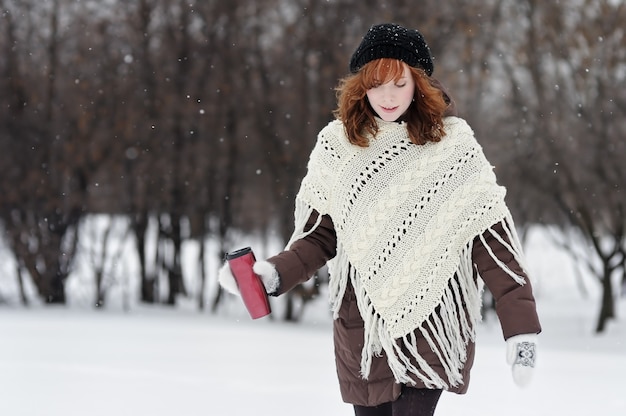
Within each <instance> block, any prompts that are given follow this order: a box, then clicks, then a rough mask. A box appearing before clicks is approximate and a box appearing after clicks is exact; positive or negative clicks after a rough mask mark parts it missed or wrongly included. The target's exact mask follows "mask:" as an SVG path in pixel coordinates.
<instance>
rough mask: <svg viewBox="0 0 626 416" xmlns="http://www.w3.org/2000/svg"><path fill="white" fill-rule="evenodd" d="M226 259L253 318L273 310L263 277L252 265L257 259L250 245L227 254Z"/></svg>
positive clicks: (260, 316)
mask: <svg viewBox="0 0 626 416" xmlns="http://www.w3.org/2000/svg"><path fill="white" fill-rule="evenodd" d="M226 261H228V265H229V266H230V270H231V272H232V273H233V276H234V277H235V281H236V282H237V286H238V287H239V293H241V299H243V304H244V305H245V306H246V309H247V310H248V313H249V314H250V317H251V318H252V319H257V318H262V317H264V316H265V315H268V314H269V313H270V312H271V309H270V302H269V299H268V298H267V293H266V292H265V286H263V282H262V281H261V278H260V277H259V276H258V275H257V274H256V273H254V271H253V270H252V266H253V265H254V262H255V261H256V259H255V258H254V253H253V252H252V249H251V248H250V247H245V248H241V249H239V250H236V251H233V252H230V253H228V254H226Z"/></svg>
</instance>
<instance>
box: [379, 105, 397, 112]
mask: <svg viewBox="0 0 626 416" xmlns="http://www.w3.org/2000/svg"><path fill="white" fill-rule="evenodd" d="M380 108H382V110H383V111H384V112H386V113H393V112H394V111H396V110H397V109H398V106H395V107H383V106H381V107H380Z"/></svg>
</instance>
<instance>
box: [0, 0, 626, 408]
mask: <svg viewBox="0 0 626 416" xmlns="http://www.w3.org/2000/svg"><path fill="white" fill-rule="evenodd" d="M416 4H417V2H415V1H411V0H394V1H393V2H390V1H378V2H357V1H352V0H333V1H316V0H298V1H293V0H255V1H250V0H229V1H203V0H135V1H127V0H46V1H41V0H0V33H2V35H1V36H0V56H1V57H2V58H1V59H0V108H2V111H0V148H1V149H2V152H0V171H1V172H2V175H0V416H40V415H43V416H48V415H51V416H66V415H67V416H72V415H81V416H82V415H90V416H104V415H106V416H109V415H133V416H135V415H146V416H164V415H171V414H175V415H191V416H195V415H211V416H213V415H217V416H222V415H226V416H240V415H241V416H243V415H250V414H255V415H269V416H284V415H305V416H306V415H349V414H352V411H351V408H350V406H349V405H346V404H343V403H342V402H341V399H340V397H339V393H338V387H337V382H336V378H335V370H334V362H333V361H334V359H333V352H332V339H331V325H332V322H331V319H330V316H329V313H328V307H327V304H326V301H325V299H324V293H322V296H320V297H319V299H316V300H315V301H313V302H311V303H309V304H307V306H306V309H305V311H304V315H303V317H302V320H301V322H299V323H298V324H293V323H292V324H288V323H285V322H284V321H283V320H282V319H281V318H282V317H283V316H284V315H285V314H284V313H283V312H284V311H285V307H284V306H285V305H284V299H277V300H274V301H273V307H274V309H275V314H274V315H273V317H274V319H268V318H264V319H262V320H259V321H251V320H250V319H249V317H248V316H247V315H246V313H245V311H244V310H243V308H242V306H241V303H240V301H239V300H238V299H236V298H233V297H227V298H223V300H224V301H225V302H221V303H220V305H219V309H218V311H217V313H215V314H211V313H210V312H208V311H206V310H205V311H199V310H198V307H197V306H196V305H197V304H198V303H199V302H200V301H201V297H200V296H199V294H206V297H205V298H204V300H205V304H207V305H208V304H209V302H210V300H209V299H211V298H210V296H211V294H214V293H215V289H216V287H215V279H214V278H215V272H216V270H217V267H218V260H217V259H219V258H220V257H221V254H220V253H222V252H223V250H225V249H234V248H239V247H242V246H245V245H251V246H253V248H255V252H256V254H257V256H258V257H265V256H267V255H270V254H273V253H274V252H275V251H276V250H277V249H278V247H277V245H276V244H274V243H272V244H271V246H270V245H268V241H270V240H273V239H276V240H278V241H281V242H284V241H286V239H288V238H289V234H290V232H291V227H292V225H291V224H292V218H293V198H294V196H295V193H296V192H297V189H298V186H299V183H300V179H301V178H302V176H303V175H304V172H305V169H306V163H305V161H306V160H307V158H308V155H309V153H310V151H311V148H312V147H313V144H314V142H315V137H316V135H317V133H318V132H319V131H320V129H321V128H322V127H323V126H324V125H326V124H327V123H328V122H329V121H330V119H331V118H332V110H333V109H334V108H335V106H336V99H335V96H334V94H333V87H334V86H335V85H337V84H336V83H337V80H338V79H339V77H341V76H344V75H345V73H346V70H347V68H346V67H347V63H348V62H349V59H350V56H351V54H352V52H353V51H354V48H355V47H356V46H357V45H358V43H359V42H360V40H361V38H362V36H363V34H364V33H365V31H366V30H367V28H368V27H369V26H370V25H372V24H375V23H381V21H383V20H385V21H390V22H397V23H400V24H403V25H406V26H408V27H415V28H418V29H419V30H420V31H422V32H423V33H424V34H425V36H426V38H427V40H428V43H429V46H430V48H431V51H432V53H433V55H434V57H435V62H436V70H435V73H434V75H435V77H436V78H437V79H439V80H440V81H441V82H442V83H443V85H445V86H446V87H447V88H448V89H449V90H450V92H451V93H452V96H453V98H454V99H455V102H456V104H457V108H458V110H459V114H460V115H461V116H462V117H463V118H465V119H466V120H467V121H468V122H469V124H470V125H471V126H472V128H473V129H474V130H475V133H476V136H477V138H478V140H479V142H480V143H481V144H482V145H483V147H484V149H485V152H486V154H487V156H488V158H489V160H490V162H491V163H493V165H494V166H495V167H496V173H497V176H498V180H499V181H500V182H501V183H502V184H503V185H505V186H507V202H508V203H509V206H510V208H511V210H512V213H513V216H514V218H515V219H516V223H517V225H518V226H519V227H528V226H530V225H532V224H549V225H552V226H554V227H555V229H556V228H557V227H558V229H560V230H565V231H566V232H568V233H569V234H568V236H567V237H563V239H562V241H561V243H563V244H564V245H573V247H575V248H576V249H577V251H576V253H577V254H576V255H575V256H574V258H576V257H577V258H578V259H579V260H582V261H583V262H584V261H590V262H592V263H593V267H594V268H595V269H596V272H598V273H596V274H599V275H602V274H603V273H602V271H603V270H604V271H607V270H611V271H610V272H608V273H604V277H605V279H604V282H610V279H611V278H613V279H623V273H624V253H625V250H624V243H625V241H624V212H626V208H625V206H624V202H626V200H625V198H624V192H623V188H624V184H625V183H626V164H625V163H624V160H626V141H625V140H624V136H625V132H626V89H624V88H623V87H622V88H619V87H621V86H623V85H626V66H625V65H624V62H626V32H625V31H624V29H623V26H624V23H623V22H625V21H626V2H625V1H623V0H576V1H573V0H572V1H566V2H565V1H561V2H549V1H548V2H538V1H534V0H533V1H531V0H526V1H519V0H497V1H495V0H494V1H481V2H475V1H474V2H472V1H458V2H450V1H449V2H445V1H438V0H433V1H426V0H424V1H421V2H419V7H416ZM460 5H462V7H459V6H460ZM96 217H100V219H104V220H105V221H106V220H107V219H108V220H110V221H109V225H110V227H109V226H103V225H102V224H100V225H98V223H97V221H96V220H95V218H96ZM94 225H95V226H94ZM544 231H545V230H544ZM242 235H255V236H256V238H255V239H248V238H244V237H242ZM558 235H560V234H558ZM552 237H554V235H552ZM575 238H580V239H583V240H584V243H576V241H575ZM119 240H123V241H124V242H125V244H126V245H121V244H117V243H119ZM110 241H112V243H111V245H109V242H110ZM199 241H202V242H208V243H207V245H201V246H200V247H201V248H202V249H200V248H199V247H198V242H199ZM525 244H526V248H527V254H528V257H529V265H530V274H531V278H532V280H533V284H534V288H535V294H536V297H537V302H538V307H539V313H540V317H541V319H542V324H543V329H544V331H543V334H542V335H541V337H540V346H539V362H538V368H537V372H536V373H537V374H536V379H535V382H534V384H533V385H532V386H531V387H529V388H528V389H525V390H520V389H518V388H516V387H515V386H514V385H513V382H512V380H511V376H510V374H509V373H510V372H509V369H508V368H507V365H506V364H505V359H504V352H505V351H504V350H505V344H504V342H503V341H502V339H501V336H500V329H499V326H498V324H497V321H496V320H495V319H494V317H493V316H490V315H488V316H486V317H485V320H484V323H483V324H482V325H481V326H480V328H479V339H478V351H477V360H476V363H475V366H474V370H473V375H472V385H471V387H470V390H469V393H468V394H467V395H465V396H456V395H452V394H444V395H443V397H442V399H441V402H440V406H439V410H438V412H437V415H438V416H446V415H463V416H473V415H477V416H490V415H494V416H495V415H497V416H518V415H550V416H553V415H573V416H582V415H585V416H588V415H590V414H594V415H595V414H598V415H602V416H605V415H608V416H617V415H619V416H624V415H626V396H625V395H624V394H623V390H624V386H625V384H624V374H626V345H625V342H626V324H625V323H624V320H625V319H626V311H625V309H626V298H624V297H623V294H622V295H621V296H622V297H619V296H620V295H619V292H620V290H622V291H624V290H625V289H624V287H623V284H624V282H623V281H622V282H618V281H614V282H611V283H613V285H612V286H611V285H605V289H606V288H607V287H610V288H612V289H613V293H612V294H611V297H610V298H609V297H608V296H607V298H609V299H613V298H615V299H616V300H618V299H619V300H618V302H617V304H616V316H617V317H616V319H609V320H608V321H606V323H607V326H606V328H603V330H602V331H600V332H601V334H595V329H596V327H600V328H601V327H602V326H603V324H604V323H605V320H604V319H598V316H599V310H600V297H601V284H600V283H599V282H598V279H597V278H596V277H592V276H591V274H590V273H589V272H588V270H587V269H583V268H580V269H579V267H580V264H576V265H575V264H573V262H572V261H571V258H570V257H568V256H566V255H565V254H564V253H563V252H561V251H559V250H557V249H556V248H555V245H554V244H553V243H552V240H551V238H549V237H548V235H547V234H545V233H543V232H540V231H539V230H538V229H535V230H534V231H533V232H532V233H531V234H529V236H528V239H527V240H526V242H525ZM104 247H108V248H109V249H110V250H109V251H107V250H103V248H104ZM120 247H121V249H120ZM138 258H140V259H143V261H138ZM601 258H602V259H604V260H605V262H604V264H599V261H598V259H601ZM138 264H142V265H143V267H138ZM181 269H184V270H181ZM203 272H206V283H207V286H206V287H204V286H203V283H202V282H204V280H203V279H202V277H203V276H205V274H204V273H203ZM98 277H102V278H103V281H102V285H98V282H99V278H98ZM20 280H21V281H23V283H24V285H25V286H26V287H25V288H24V291H23V292H22V291H21V290H20V286H19V283H18V282H19V281H20ZM183 283H184V284H183ZM620 283H621V284H622V287H621V288H620ZM96 287H98V288H99V289H101V290H100V291H97V290H96ZM322 288H323V286H322ZM96 292H98V293H96ZM604 293H609V291H607V290H605V292H604ZM26 302H28V303H29V306H22V303H26ZM43 302H46V303H47V304H46V305H44V304H43ZM96 305H98V307H97V308H96ZM606 310H607V311H610V308H606ZM607 315H609V314H608V313H607V314H605V316H604V317H607Z"/></svg>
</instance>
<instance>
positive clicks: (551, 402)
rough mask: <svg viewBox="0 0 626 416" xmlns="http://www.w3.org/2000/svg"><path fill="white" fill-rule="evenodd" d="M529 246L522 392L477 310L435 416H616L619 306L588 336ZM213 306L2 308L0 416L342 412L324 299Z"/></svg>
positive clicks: (564, 288)
mask: <svg viewBox="0 0 626 416" xmlns="http://www.w3.org/2000/svg"><path fill="white" fill-rule="evenodd" d="M531 243H532V242H531ZM529 247H530V248H531V249H530V250H529V251H528V254H529V258H530V260H531V261H530V263H531V264H532V265H533V275H534V276H535V279H536V282H535V286H536V292H537V297H538V307H539V313H540V317H541V319H542V324H543V329H544V331H543V334H542V335H541V337H540V345H539V350H538V354H539V362H538V368H537V371H536V374H535V379H534V382H533V384H532V385H531V386H530V387H529V388H526V389H519V388H517V387H516V386H515V385H514V384H513V381H512V379H511V376H510V371H509V368H508V366H507V365H506V363H505V358H504V355H505V353H504V342H503V341H502V339H501V335H500V329H499V325H498V323H497V321H496V320H495V318H494V317H493V316H490V315H488V316H486V317H485V320H484V323H483V324H481V327H480V330H479V335H478V337H479V338H478V343H477V347H478V348H477V357H476V362H475V365H474V370H473V373H472V384H471V387H470V390H469V392H468V394H466V395H463V396H458V395H454V394H450V393H444V394H443V396H442V398H441V401H440V404H439V407H438V410H437V413H436V414H437V415H438V416H446V415H463V416H491V415H493V416H527V415H534V416H543V415H545V416H555V415H568V416H583V415H584V416H589V415H596V414H597V415H602V416H624V415H626V395H625V394H624V386H625V384H624V379H625V374H626V323H625V322H624V321H625V320H626V302H624V301H621V303H620V304H619V305H618V308H619V312H618V314H619V315H620V316H621V317H622V318H621V320H618V321H616V322H612V323H611V324H610V325H609V328H608V331H607V333H606V334H603V335H601V336H596V335H594V334H593V328H594V324H595V318H596V312H597V308H598V305H597V301H596V300H595V299H596V298H597V290H596V289H594V288H595V286H593V285H590V286H589V289H590V290H589V291H590V294H589V299H585V298H584V297H583V296H581V295H580V292H579V289H577V283H576V282H575V280H574V278H572V277H570V276H571V275H572V273H571V271H568V270H567V262H566V260H563V259H561V258H559V256H558V255H557V254H555V253H553V252H548V251H546V250H545V247H543V246H542V245H541V244H539V243H537V244H530V245H529ZM540 259H545V261H544V260H540ZM0 281H2V280H1V278H0ZM225 306H226V307H225V308H223V309H221V310H220V312H219V314H217V315H211V314H209V313H208V312H204V313H199V312H197V311H195V310H193V308H192V307H186V306H185V305H182V306H181V307H179V308H177V309H172V310H169V309H166V308H163V307H158V308H148V307H141V306H138V305H132V307H131V308H130V310H129V311H126V312H124V311H123V310H122V308H121V307H115V306H110V307H108V308H107V309H105V310H93V309H92V308H90V307H85V306H80V305H74V306H70V307H65V308H63V307H59V308H44V307H41V306H33V307H31V308H23V307H19V306H15V305H13V306H11V305H6V304H5V305H1V304H0V415H1V416H47V415H53V416H56V415H59V416H60V415H63V416H85V415H89V416H110V415H116V416H123V415H129V416H130V415H132V416H137V415H146V416H166V415H167V416H171V415H181V416H186V415H189V416H196V415H198V416H200V415H203V416H204V415H207V416H222V415H223V416H244V415H246V416H247V415H252V414H254V415H261V416H263V415H268V416H270V415H271V416H287V415H289V416H292V415H300V416H308V415H311V416H312V415H316V416H318V415H351V414H353V413H352V409H351V407H350V406H348V405H346V404H344V403H342V401H341V398H340V396H339V392H338V386H337V381H336V378H335V369H334V361H333V360H334V359H333V351H332V335H331V334H332V332H331V320H330V316H329V314H328V311H327V305H326V302H325V300H323V299H320V300H318V301H316V302H315V303H314V304H313V305H312V306H311V307H310V308H308V309H307V310H306V313H305V316H304V319H303V322H302V323H300V324H297V325H296V324H287V323H283V322H278V321H277V320H270V319H268V318H263V319H260V320H257V321H252V320H250V319H249V318H248V317H247V316H246V315H245V312H244V311H243V309H242V307H241V306H240V305H239V303H238V302H237V300H236V299H235V298H230V299H229V301H228V304H227V305H225ZM276 309H277V312H279V311H280V304H278V305H277V308H276Z"/></svg>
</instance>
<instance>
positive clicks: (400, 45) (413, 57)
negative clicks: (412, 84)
mask: <svg viewBox="0 0 626 416" xmlns="http://www.w3.org/2000/svg"><path fill="white" fill-rule="evenodd" d="M380 58H393V59H399V60H401V61H402V62H404V63H406V64H407V65H409V66H412V67H415V68H422V69H423V70H424V71H426V73H427V74H428V76H431V75H432V73H433V70H434V69H435V68H434V66H433V58H432V56H431V54H430V49H429V48H428V45H427V44H426V41H425V40H424V37H423V36H422V34H421V33H420V32H418V31H417V30H414V29H407V28H405V27H402V26H400V25H397V24H395V23H383V24H380V25H375V26H372V27H371V28H370V29H369V30H368V31H367V33H366V34H365V36H364V37H363V41H362V42H361V44H360V45H359V47H358V48H357V50H356V51H355V52H354V54H353V55H352V58H351V59H350V72H352V73H356V72H358V70H359V69H361V68H362V67H363V66H364V65H365V64H366V63H368V62H370V61H373V60H375V59H380Z"/></svg>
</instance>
